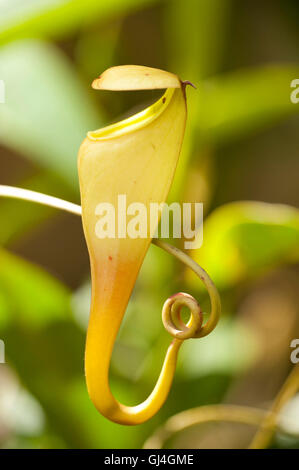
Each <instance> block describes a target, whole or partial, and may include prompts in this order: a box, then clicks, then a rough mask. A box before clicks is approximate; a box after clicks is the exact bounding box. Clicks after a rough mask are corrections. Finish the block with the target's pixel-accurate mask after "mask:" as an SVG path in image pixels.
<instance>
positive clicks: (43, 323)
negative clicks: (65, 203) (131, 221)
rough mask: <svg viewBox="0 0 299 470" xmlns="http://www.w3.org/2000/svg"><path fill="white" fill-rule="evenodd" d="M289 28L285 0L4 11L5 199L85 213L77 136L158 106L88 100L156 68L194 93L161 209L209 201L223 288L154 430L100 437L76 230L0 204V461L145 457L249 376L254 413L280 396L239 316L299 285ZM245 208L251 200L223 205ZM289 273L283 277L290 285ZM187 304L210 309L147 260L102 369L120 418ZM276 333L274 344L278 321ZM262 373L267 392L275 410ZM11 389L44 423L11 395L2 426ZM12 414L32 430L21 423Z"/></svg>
mask: <svg viewBox="0 0 299 470" xmlns="http://www.w3.org/2000/svg"><path fill="white" fill-rule="evenodd" d="M281 11H282V12H283V14H281ZM298 14H299V10H298V5H297V4H296V2H295V1H292V0H288V1H287V2H283V1H280V0H275V1H274V2H273V4H272V9H271V11H270V12H269V9H268V7H266V2H250V1H249V0H248V1H247V0H246V1H245V2H242V5H240V3H239V2H237V1H236V0H235V1H234V0H209V1H205V0H187V1H183V0H160V1H159V0H155V1H154V0H138V1H137V0H102V1H98V0H86V1H84V2H83V1H79V0H47V1H44V0H30V1H29V0H28V1H26V2H24V1H21V0H0V79H1V80H4V82H5V86H6V103H5V104H0V145H1V147H0V165H1V172H0V176H1V181H0V183H1V184H13V185H18V186H22V187H26V188H28V189H34V190H38V191H41V192H45V193H48V194H52V195H55V196H58V197H64V198H66V199H69V200H72V201H74V202H79V194H78V179H77V169H76V154H77V150H78V147H79V145H80V142H81V141H82V139H83V138H84V136H85V134H86V132H87V131H88V130H91V129H96V128H99V127H101V126H102V125H104V124H106V123H109V122H111V121H113V120H115V119H118V117H119V116H122V115H123V114H124V113H126V112H127V111H128V109H132V110H133V111H134V109H135V108H136V106H142V105H143V104H144V103H147V102H148V101H153V100H154V93H152V92H150V93H139V94H138V93H137V96H136V94H135V96H133V95H132V94H130V93H114V94H113V93H106V92H103V93H102V94H101V95H100V94H99V93H98V92H95V91H91V89H90V81H91V79H92V78H94V77H96V76H97V75H98V74H99V73H101V72H102V71H103V69H105V68H108V67H109V66H111V65H117V64H121V63H137V64H143V65H149V66H155V67H161V68H165V69H169V70H172V71H174V72H176V73H178V74H179V75H180V76H181V77H182V79H188V80H191V81H192V82H193V83H194V84H195V85H196V86H197V90H196V91H195V90H193V89H190V90H189V89H188V110H189V117H188V127H187V133H186V138H185V142H184V147H183V151H182V155H181V159H180V163H179V166H178V169H177V172H176V176H175V180H174V183H173V188H172V192H171V195H170V199H176V200H182V201H183V200H184V201H186V200H188V201H191V202H196V201H200V202H202V201H203V202H204V204H205V212H206V216H207V218H206V221H205V223H204V244H203V247H202V248H201V249H199V250H198V251H197V252H196V253H194V254H193V256H194V258H195V259H196V260H198V261H199V262H200V264H201V265H202V266H203V267H204V268H205V269H207V271H208V272H209V274H210V275H211V277H212V278H213V279H214V280H215V282H216V284H217V286H218V288H219V289H220V291H221V294H222V302H223V315H224V319H223V320H222V321H221V323H220V325H219V326H218V328H217V330H216V331H215V332H214V333H213V334H212V335H211V337H207V338H205V339H203V340H197V341H196V340H194V341H190V342H189V344H186V347H185V345H184V348H183V350H182V354H181V357H180V361H179V367H178V371H177V374H176V379H175V383H174V386H173V389H172V391H171V393H170V396H169V399H168V401H167V403H166V404H165V406H164V407H163V409H162V410H161V411H160V412H159V413H158V415H157V416H156V417H155V418H153V419H152V420H151V421H150V422H148V423H145V424H144V425H141V426H138V427H128V428H125V427H123V426H120V425H116V424H114V423H110V422H109V421H107V420H106V419H104V418H103V417H101V416H100V415H99V414H98V413H97V411H96V410H95V409H94V407H93V406H92V404H91V402H90V400H89V398H88V395H87V391H86V387H85V381H84V370H83V358H84V340H85V329H86V324H87V320H88V310H89V301H90V286H89V267H88V260H87V253H86V247H85V243H84V238H83V234H82V230H81V228H80V224H78V225H72V224H73V222H71V220H72V219H70V218H67V216H66V217H65V218H64V216H59V215H57V212H56V211H54V210H52V209H49V208H45V207H41V206H35V205H33V204H30V203H24V202H19V201H12V200H11V201H5V200H3V201H0V217H1V226H0V243H1V251H0V338H2V339H4V341H5V344H6V360H7V364H0V446H2V447H72V448H77V447H78V448H84V447H95V448H96V447H104V448H118V447H120V448H122V447H124V448H134V447H141V446H142V444H143V443H144V441H145V439H146V438H147V437H148V436H149V435H150V433H151V432H152V431H153V430H154V429H155V428H156V427H157V426H158V425H160V424H161V423H162V422H163V421H164V420H165V419H166V418H167V417H169V416H171V415H172V414H174V413H176V412H179V411H181V410H183V409H187V408H191V407H195V406H199V405H201V404H209V403H219V402H221V401H223V400H225V399H226V398H225V397H227V396H228V397H231V396H233V397H235V398H236V400H239V401H241V402H242V401H243V402H246V400H247V396H246V393H244V392H242V386H241V391H239V392H238V393H239V394H238V393H237V392H236V391H235V389H234V385H235V383H238V381H241V383H243V382H242V378H243V379H244V383H245V385H246V377H247V374H248V375H249V376H250V377H251V382H250V383H251V384H253V385H252V389H253V390H255V394H254V392H252V393H253V395H254V397H255V398H254V400H255V401H254V404H259V403H260V402H264V401H265V400H269V399H271V398H273V393H274V392H275V391H276V389H277V382H279V380H282V376H284V374H285V372H286V369H287V368H288V364H289V363H288V362H287V361H288V360H287V359H286V362H282V363H281V364H280V363H279V360H278V359H277V361H276V369H275V372H274V371H273V368H272V369H271V367H272V366H271V361H270V360H269V361H268V362H263V361H264V359H265V358H262V357H261V350H262V349H263V345H262V344H261V337H262V338H264V337H263V335H262V334H261V333H260V331H259V330H258V328H259V327H260V324H259V321H261V322H262V320H261V319H260V320H257V319H256V318H255V317H254V318H253V319H252V317H251V316H250V320H248V317H247V316H246V315H242V312H243V310H244V309H245V310H246V308H245V307H244V304H243V303H242V302H243V301H244V300H246V298H247V296H248V295H250V293H252V292H255V289H256V291H257V292H260V290H259V289H263V282H266V281H265V280H267V279H268V278H267V276H270V278H269V279H270V280H271V275H274V274H273V273H276V274H277V273H278V274H277V275H278V276H281V277H280V278H279V279H281V281H282V282H285V279H286V280H287V282H288V280H289V279H290V276H293V278H294V279H296V281H297V282H298V277H299V274H298V269H297V266H296V263H298V254H299V253H298V241H299V239H298V237H299V212H298V210H297V209H296V208H295V207H296V206H298V203H299V199H298V181H296V179H294V178H296V174H298V158H295V157H294V155H295V156H296V157H297V154H296V151H295V150H294V147H296V146H297V147H298V145H297V141H296V135H297V134H298V133H297V128H298V123H299V120H298V116H297V114H298V112H299V105H298V106H296V105H294V104H293V103H291V101H290V91H291V90H290V83H291V81H292V80H293V79H294V78H298V76H299V63H298V60H297V57H296V52H297V49H298V45H299V34H298V31H297V30H296V28H295V27H294V23H293V18H294V17H296V15H298ZM260 23H262V28H261V24H260ZM244 31H245V32H244ZM281 38H283V40H282V41H281ZM278 44H279V45H280V46H279V47H278ZM294 45H295V46H294ZM293 50H295V52H293ZM134 100H135V101H134ZM133 111H132V112H133ZM277 139H278V140H277ZM265 140H266V143H268V144H267V146H266V147H267V148H268V149H269V150H268V154H267V155H266V156H264V155H263V152H264V150H263V149H264V148H265ZM277 142H278V144H277ZM294 142H295V143H294ZM248 148H249V150H248ZM261 149H262V150H261ZM236 155H237V156H236ZM264 157H265V158H264ZM239 162H241V163H239ZM263 162H266V163H263ZM238 165H241V167H242V168H244V174H245V176H246V177H244V174H242V178H243V179H242V178H241V174H240V173H237V172H236V170H235V168H240V166H238ZM265 165H266V166H265ZM247 176H248V178H247ZM273 188H274V189H275V191H274V189H273ZM244 195H245V197H244ZM240 199H253V200H254V202H250V201H246V202H243V201H242V200H241V201H239V202H232V201H238V200H240ZM258 199H260V200H261V201H267V204H265V203H264V202H256V200H258ZM278 203H284V204H278ZM290 206H294V207H290ZM74 224H75V223H74ZM58 244H59V245H60V247H61V249H60V250H58V248H57V245H58ZM67 264H69V265H70V269H68V270H65V268H64V266H65V265H67ZM37 265H40V266H39V267H38V266H37ZM286 265H289V266H292V267H290V268H288V269H291V273H292V274H288V275H286V274H284V271H283V269H285V268H283V267H285V266H286ZM279 269H281V270H282V271H279ZM281 273H282V274H281ZM293 278H292V279H293ZM267 282H268V281H267ZM269 282H270V281H269ZM271 282H272V281H271ZM289 285H290V286H291V285H292V282H290V284H288V286H289ZM288 288H290V289H291V287H288ZM182 289H185V290H187V291H188V289H191V290H193V294H194V295H195V296H196V295H197V296H199V300H200V303H201V304H202V305H203V307H204V308H205V310H206V311H208V309H209V306H208V304H207V298H206V294H205V292H204V290H203V289H202V288H201V286H198V284H197V283H195V282H194V278H193V277H192V276H191V275H190V274H189V273H186V272H185V271H184V269H183V267H182V266H180V265H178V263H177V262H176V261H174V260H173V259H171V258H170V257H169V256H168V255H166V254H165V253H162V252H161V251H160V250H159V249H158V248H156V247H151V248H150V250H149V253H148V255H147V257H146V260H145V262H144V265H143V267H142V270H141V273H140V276H139V279H138V282H137V285H136V288H135V290H134V293H133V295H132V299H131V302H130V305H129V308H128V312H127V314H126V321H125V323H124V325H123V326H122V329H121V332H120V335H119V338H118V341H117V344H116V347H115V351H114V355H113V361H112V367H111V383H112V389H113V391H114V393H115V394H116V396H117V397H118V398H120V399H121V400H123V401H124V402H126V403H128V404H133V403H137V402H139V401H141V400H142V399H144V398H146V396H147V394H148V393H149V392H150V391H151V389H152V386H153V383H154V381H155V380H156V377H157V375H158V372H159V369H160V365H161V360H162V357H163V354H164V351H165V349H166V347H167V345H168V343H169V340H170V339H169V336H168V335H167V334H166V332H165V331H164V330H163V328H162V325H161V318H160V313H159V312H160V310H161V307H162V305H163V302H164V300H165V299H166V298H167V297H168V296H169V295H170V294H172V293H174V292H176V291H180V290H182ZM292 289H293V290H292V295H294V298H295V299H296V300H297V301H298V297H296V293H297V291H296V288H292ZM259 295H261V294H259ZM296 300H295V301H294V306H293V309H295V310H296V305H297V306H298V302H297V304H296ZM256 302H257V303H256V304H255V303H254V304H253V306H254V307H256V308H257V309H258V305H259V304H258V299H257V300H256ZM271 305H272V304H271ZM291 310H292V309H291V307H290V311H291ZM240 312H241V313H240ZM265 312H266V309H265ZM271 312H272V310H271ZM272 313H273V312H272ZM274 313H275V312H274ZM297 313H298V308H297ZM287 315H288V316H287ZM287 315H286V317H285V318H284V320H285V322H286V323H285V324H286V325H287V327H288V328H289V332H290V337H291V338H295V337H298V322H297V323H296V321H295V320H294V318H293V317H292V314H291V313H287ZM265 322H266V320H265ZM276 327H277V329H276V330H275V331H274V333H273V335H274V336H275V335H278V336H279V333H280V329H281V328H282V326H281V323H279V322H278V321H277V324H276ZM296 328H297V329H296ZM265 329H266V327H265ZM264 339H265V338H264ZM288 339H289V337H286V339H285V343H284V346H283V347H284V348H288V347H289V344H288V342H287V341H288ZM283 347H281V349H279V350H278V349H277V345H276V346H275V348H276V353H277V354H280V356H279V357H283V355H284V354H285V351H287V353H286V354H288V349H283ZM273 350H274V349H273ZM265 361H267V357H266V359H265ZM261 363H262V364H263V365H262V366H261ZM267 364H268V366H267ZM279 364H280V365H279ZM267 367H268V369H267ZM254 368H255V369H254ZM253 369H254V370H256V375H255V374H253V373H252V370H253ZM261 371H262V372H261ZM265 371H268V374H269V377H274V379H275V380H276V382H275V380H274V379H273V380H274V384H273V387H272V388H271V387H270V389H269V395H267V396H265V395H264V394H263V393H264V388H265V387H263V383H262V380H261V378H260V377H261V375H263V374H264V373H265ZM271 374H272V375H271ZM275 374H276V375H275ZM270 382H271V381H270ZM279 383H280V382H279ZM11 387H14V390H15V391H16V392H15V393H16V397H18V396H19V395H20V394H21V392H22V393H27V395H26V396H27V397H30V398H28V400H29V401H30V400H31V402H32V403H35V405H36V406H38V407H39V408H37V409H39V410H41V411H39V412H37V413H36V415H35V414H34V413H33V411H32V413H31V411H30V410H31V408H30V407H29V410H28V409H25V408H26V407H25V408H24V407H23V408H22V406H21V405H19V404H18V403H19V401H18V399H17V398H16V400H15V406H13V410H14V411H11V416H10V417H9V416H7V414H5V413H4V408H5V406H4V403H5V399H4V398H5V393H6V394H9V393H11V392H10V390H11ZM275 387H276V388H275ZM232 390H233V391H234V392H232ZM234 393H235V395H234ZM18 394H19V395H18ZM22 396H23V395H22ZM3 397H4V398H3ZM1 400H2V402H1ZM32 409H33V408H32ZM18 410H19V411H18ZM14 413H15V414H16V413H22V414H23V415H24V416H25V417H26V416H27V415H28V420H29V421H30V419H31V422H32V420H33V421H34V419H36V421H38V419H40V422H41V424H40V426H38V425H37V424H36V425H35V426H33V425H31V426H29V425H27V427H26V420H25V421H24V422H25V424H24V422H23V425H22V426H21V425H19V424H18V423H19V421H18V419H16V417H15V415H14ZM26 413H27V414H26ZM41 415H42V416H43V419H42V420H41V418H40V416H41ZM29 421H28V422H29ZM196 442H197V441H196V440H195V441H192V439H191V444H190V445H191V446H192V443H193V445H195V444H196ZM286 442H287V441H286ZM296 442H297V441H296ZM194 443H195V444H194ZM214 445H217V439H216V442H214ZM236 445H238V443H237V444H236ZM287 445H288V444H286V446H287ZM296 445H297V444H296Z"/></svg>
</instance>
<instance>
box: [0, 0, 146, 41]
mask: <svg viewBox="0 0 299 470" xmlns="http://www.w3.org/2000/svg"><path fill="white" fill-rule="evenodd" d="M153 2H154V0H109V1H99V0H84V1H82V0H42V1H41V0H26V1H24V0H0V43H1V42H5V41H9V40H11V39H16V38H24V37H33V36H35V37H55V38H56V37H61V36H62V37H63V36H66V35H68V34H70V33H72V32H74V31H75V30H76V29H79V28H82V27H83V26H86V25H88V24H89V23H91V22H94V21H95V20H96V19H101V20H104V19H107V18H109V17H110V16H112V15H115V14H120V13H122V14H123V13H125V12H127V11H129V10H131V9H134V8H135V9H137V8H140V7H144V6H145V5H147V4H150V3H153Z"/></svg>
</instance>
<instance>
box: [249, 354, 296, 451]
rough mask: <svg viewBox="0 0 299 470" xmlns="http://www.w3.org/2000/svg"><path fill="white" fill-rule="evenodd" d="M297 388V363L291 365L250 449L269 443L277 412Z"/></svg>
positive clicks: (276, 420)
mask: <svg viewBox="0 0 299 470" xmlns="http://www.w3.org/2000/svg"><path fill="white" fill-rule="evenodd" d="M298 389H299V363H298V364H297V365H296V366H294V367H293V369H292V371H291V373H290V374H289V376H288V378H287V379H286V381H285V382H284V384H283V386H282V388H281V389H280V391H279V393H278V395H277V397H276V399H275V400H274V402H273V405H272V407H271V409H270V410H269V412H268V413H267V415H266V417H265V419H264V420H263V422H262V423H261V426H260V428H259V430H258V431H257V433H256V435H255V436H254V438H253V441H252V442H251V444H250V447H249V448H250V449H265V448H266V447H268V446H269V444H270V443H271V440H272V437H273V434H274V432H275V429H276V427H277V422H278V418H279V414H280V412H281V410H282V408H283V407H284V406H285V404H286V403H287V402H288V401H289V400H290V399H291V398H292V397H293V396H294V395H295V394H296V392H297V391H298Z"/></svg>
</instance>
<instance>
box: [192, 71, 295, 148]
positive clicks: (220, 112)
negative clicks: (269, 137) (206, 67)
mask: <svg viewBox="0 0 299 470" xmlns="http://www.w3.org/2000/svg"><path fill="white" fill-rule="evenodd" d="M298 76H299V68H298V66H294V65H267V66H261V67H257V68H251V69H250V68H248V69H243V70H238V71H236V72H232V73H230V74H226V75H223V76H217V77H215V78H211V79H208V80H206V81H204V82H203V83H201V84H199V93H198V95H196V98H197V124H198V129H199V130H200V131H201V133H202V134H203V136H204V137H205V138H209V139H212V141H213V140H216V141H229V140H231V139H234V138H236V137H239V136H243V135H246V134H248V133H250V132H253V131H256V130H259V129H262V128H264V127H265V126H269V125H272V124H273V123H275V122H276V121H277V120H279V119H282V118H285V117H286V116H289V115H292V114H295V113H299V106H298V105H296V104H294V103H292V102H291V99H290V94H291V92H292V91H293V89H292V88H291V81H292V80H293V79H294V78H296V77H298Z"/></svg>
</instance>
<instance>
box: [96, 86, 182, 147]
mask: <svg viewBox="0 0 299 470" xmlns="http://www.w3.org/2000/svg"><path fill="white" fill-rule="evenodd" d="M174 91H175V88H167V90H166V91H165V93H164V94H163V96H162V97H161V98H160V99H159V100H158V101H156V102H155V103H153V104H152V105H151V106H149V107H148V108H145V109H144V110H143V111H140V112H139V113H137V114H134V115H133V116H131V117H129V118H127V119H124V120H123V121H120V122H117V123H115V124H111V125H109V126H106V127H102V128H101V129H98V130H95V131H89V132H88V133H87V137H88V138H89V139H90V140H93V141H101V140H106V139H112V138H116V137H121V136H122V135H124V134H128V133H130V132H134V131H136V130H138V129H141V128H142V127H145V126H147V125H148V124H150V123H151V122H153V121H154V120H155V119H157V118H158V117H159V116H160V115H161V114H162V113H163V112H164V110H165V109H166V108H167V106H168V105H169V103H170V101H171V99H172V96H173V94H174Z"/></svg>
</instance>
